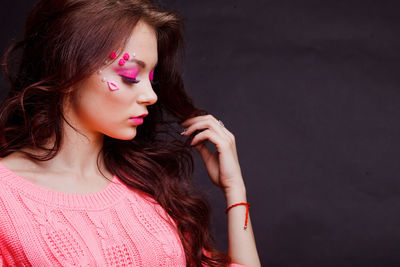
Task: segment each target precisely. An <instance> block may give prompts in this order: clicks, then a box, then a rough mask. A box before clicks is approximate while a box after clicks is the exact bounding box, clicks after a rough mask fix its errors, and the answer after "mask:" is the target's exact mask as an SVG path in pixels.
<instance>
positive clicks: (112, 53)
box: [110, 51, 117, 59]
mask: <svg viewBox="0 0 400 267" xmlns="http://www.w3.org/2000/svg"><path fill="white" fill-rule="evenodd" d="M110 58H111V59H116V58H117V53H115V52H114V51H113V52H111V54H110Z"/></svg>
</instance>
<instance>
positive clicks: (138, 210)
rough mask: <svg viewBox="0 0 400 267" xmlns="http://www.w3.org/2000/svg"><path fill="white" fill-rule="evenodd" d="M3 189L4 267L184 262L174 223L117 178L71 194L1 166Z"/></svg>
mask: <svg viewBox="0 0 400 267" xmlns="http://www.w3.org/2000/svg"><path fill="white" fill-rule="evenodd" d="M0 192H1V193H0V266H146V267H147V266H174V267H177V266H186V260H185V254H184V250H183V246H182V243H181V241H180V239H179V236H178V233H177V228H176V224H175V222H174V220H173V219H172V218H171V217H170V216H169V215H168V213H167V212H165V210H164V209H163V208H162V207H161V206H160V205H159V204H158V203H157V202H156V201H155V200H154V199H153V198H151V197H149V196H147V195H145V194H143V193H141V192H139V191H137V190H133V189H131V188H129V187H128V186H126V185H125V184H123V183H122V182H121V181H120V180H119V179H118V178H117V177H116V176H115V175H114V176H113V179H112V182H111V183H109V184H108V185H107V187H106V188H104V189H103V190H101V191H99V192H96V193H92V194H85V195H81V194H67V193H61V192H56V191H51V190H49V189H46V188H43V187H40V186H38V185H36V184H34V183H32V182H30V181H28V180H26V179H24V178H22V177H20V176H18V175H17V174H16V173H14V172H12V171H11V170H9V169H8V168H6V167H5V166H4V165H2V164H1V163H0ZM230 266H231V267H236V266H237V267H243V266H244V265H240V264H234V263H232V264H231V265H230Z"/></svg>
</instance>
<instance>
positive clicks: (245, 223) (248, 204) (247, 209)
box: [225, 202, 250, 230]
mask: <svg viewBox="0 0 400 267" xmlns="http://www.w3.org/2000/svg"><path fill="white" fill-rule="evenodd" d="M239 205H246V221H245V222H244V227H243V229H244V230H247V217H248V215H249V207H250V203H245V202H241V203H237V204H233V205H231V206H230V207H228V208H227V209H226V210H225V213H228V211H229V210H230V209H231V208H233V207H236V206H239Z"/></svg>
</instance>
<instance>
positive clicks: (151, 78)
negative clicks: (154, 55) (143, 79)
mask: <svg viewBox="0 0 400 267" xmlns="http://www.w3.org/2000/svg"><path fill="white" fill-rule="evenodd" d="M149 79H150V81H152V80H153V79H154V70H152V71H151V72H150V74H149Z"/></svg>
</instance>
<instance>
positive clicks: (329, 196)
mask: <svg viewBox="0 0 400 267" xmlns="http://www.w3.org/2000/svg"><path fill="white" fill-rule="evenodd" d="M34 2H35V1H33V0H31V1H22V0H14V1H3V2H2V3H1V10H0V12H1V18H0V20H1V21H0V25H2V26H1V27H2V38H1V44H0V45H1V47H0V48H1V49H2V51H4V48H5V47H6V45H7V44H9V43H10V40H11V38H18V37H20V36H21V33H22V30H23V24H24V20H25V17H26V14H27V12H28V10H29V9H30V8H31V7H32V6H33V3H34ZM161 2H162V3H163V4H164V5H166V6H168V7H170V8H172V9H175V10H177V11H179V12H180V14H181V15H182V16H183V18H184V20H185V22H186V34H185V36H186V60H185V66H184V68H183V69H184V72H183V75H184V79H185V82H186V87H187V91H188V92H189V94H190V95H191V96H192V98H193V99H194V101H195V103H196V104H197V106H199V107H201V108H204V109H207V110H208V111H209V112H210V113H211V114H213V115H214V116H215V117H217V118H218V119H221V120H222V121H223V122H224V124H225V126H226V127H227V128H228V129H229V130H230V131H231V132H232V133H233V134H234V135H235V136H236V141H237V149H238V153H239V159H240V163H241V168H242V172H243V176H244V179H245V183H246V188H247V195H248V201H249V202H250V203H251V207H250V214H251V219H252V224H253V228H254V232H255V237H256V242H257V248H258V252H259V256H260V258H261V262H262V263H263V266H270V267H272V266H276V267H278V266H307V267H310V266H400V215H399V211H400V179H399V177H398V176H399V175H398V174H399V173H400V164H399V163H398V160H399V158H400V152H399V151H400V142H399V140H398V137H399V134H400V127H399V123H398V122H399V118H400V88H399V85H400V76H399V75H398V63H399V59H400V37H399V26H400V17H399V7H400V4H399V3H398V1H372V0H363V1H355V0H346V1H338V0H324V1H317V0H303V1H296V0H274V1H268V0H264V1H262V0H258V1H256V0H254V1H238V0H237V1H235V0H233V1H232V0H229V1H228V0H218V1H211V0H207V1H189V0H175V1H173V0H162V1H161ZM6 91H7V86H6V83H5V81H4V77H2V83H1V94H2V95H4V93H5V92H6ZM195 155H196V166H197V169H196V174H195V180H196V182H198V183H199V184H200V186H201V187H202V188H203V189H204V190H205V191H206V192H207V193H208V194H209V196H210V202H211V203H212V205H213V232H214V234H215V236H216V239H217V245H218V247H219V248H220V249H221V250H224V251H227V229H226V215H225V214H224V212H223V210H224V208H225V202H224V197H223V195H222V193H221V192H220V190H219V189H218V188H216V187H215V186H213V185H212V184H211V182H210V181H209V179H208V178H207V173H206V171H205V168H204V166H203V163H202V161H201V159H200V157H199V156H198V155H197V154H195ZM243 219H244V218H243Z"/></svg>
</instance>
